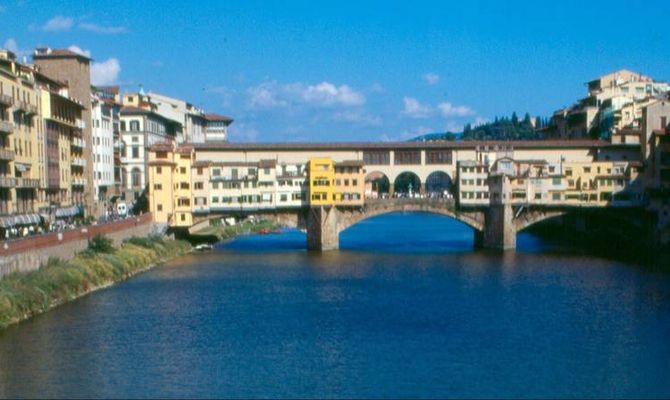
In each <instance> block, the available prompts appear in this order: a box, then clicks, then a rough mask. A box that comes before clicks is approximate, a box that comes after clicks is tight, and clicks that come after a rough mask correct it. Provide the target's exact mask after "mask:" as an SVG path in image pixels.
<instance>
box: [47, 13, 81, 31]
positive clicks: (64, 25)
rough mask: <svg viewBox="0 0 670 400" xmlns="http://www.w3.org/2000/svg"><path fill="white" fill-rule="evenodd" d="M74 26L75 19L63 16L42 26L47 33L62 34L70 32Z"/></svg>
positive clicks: (56, 17) (54, 18) (58, 16)
mask: <svg viewBox="0 0 670 400" xmlns="http://www.w3.org/2000/svg"><path fill="white" fill-rule="evenodd" d="M73 25H74V19H72V18H71V17H64V16H62V15H57V16H55V17H53V18H51V19H50V20H48V21H47V22H46V23H45V24H44V25H42V30H43V31H46V32H62V31H69V30H70V29H72V26H73Z"/></svg>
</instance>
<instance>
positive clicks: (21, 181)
mask: <svg viewBox="0 0 670 400" xmlns="http://www.w3.org/2000/svg"><path fill="white" fill-rule="evenodd" d="M39 184H40V181H39V179H34V178H17V180H16V187H20V188H37V187H38V186H39Z"/></svg>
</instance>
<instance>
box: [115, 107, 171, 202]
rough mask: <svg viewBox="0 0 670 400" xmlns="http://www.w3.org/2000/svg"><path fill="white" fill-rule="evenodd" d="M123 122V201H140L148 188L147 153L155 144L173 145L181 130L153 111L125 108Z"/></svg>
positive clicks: (122, 113) (122, 114) (122, 115)
mask: <svg viewBox="0 0 670 400" xmlns="http://www.w3.org/2000/svg"><path fill="white" fill-rule="evenodd" d="M120 118H121V143H122V150H121V186H122V191H123V193H122V198H123V199H125V200H126V201H132V200H134V199H137V198H138V197H139V196H140V194H141V193H142V191H143V190H144V189H145V188H146V184H147V168H146V163H147V160H148V157H147V149H148V148H149V146H151V145H154V144H156V143H165V142H174V141H175V140H176V133H177V132H179V131H181V129H182V126H181V124H179V123H178V122H176V121H174V120H172V119H168V118H165V117H164V116H163V115H160V114H158V113H156V112H154V111H149V110H145V109H143V108H138V107H133V106H124V107H123V108H122V109H121V112H120Z"/></svg>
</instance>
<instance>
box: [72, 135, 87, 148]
mask: <svg viewBox="0 0 670 400" xmlns="http://www.w3.org/2000/svg"><path fill="white" fill-rule="evenodd" d="M71 147H79V148H82V149H83V148H84V147H86V141H85V140H84V139H82V138H78V137H74V138H72V143H71Z"/></svg>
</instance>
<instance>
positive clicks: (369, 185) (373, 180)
mask: <svg viewBox="0 0 670 400" xmlns="http://www.w3.org/2000/svg"><path fill="white" fill-rule="evenodd" d="M390 191H391V181H390V180H389V178H388V176H386V174H385V173H383V172H381V171H372V172H369V173H368V174H367V175H365V197H366V198H372V199H377V198H383V197H385V196H388V194H389V193H390Z"/></svg>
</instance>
